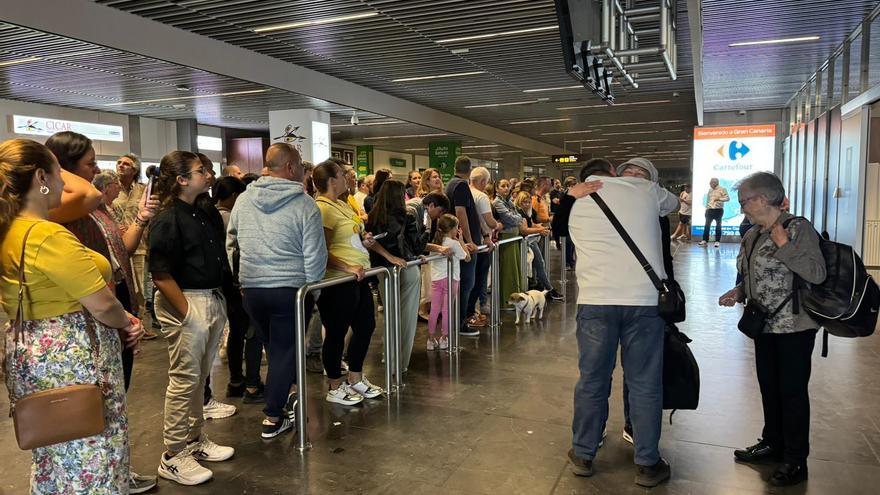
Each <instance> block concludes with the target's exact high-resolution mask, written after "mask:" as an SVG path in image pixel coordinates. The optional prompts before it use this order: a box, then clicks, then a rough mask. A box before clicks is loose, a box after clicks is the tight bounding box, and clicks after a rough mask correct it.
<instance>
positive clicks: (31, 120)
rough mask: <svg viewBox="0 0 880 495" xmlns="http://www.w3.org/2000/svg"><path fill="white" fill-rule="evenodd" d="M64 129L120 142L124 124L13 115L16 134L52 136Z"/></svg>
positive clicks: (92, 137) (98, 138)
mask: <svg viewBox="0 0 880 495" xmlns="http://www.w3.org/2000/svg"><path fill="white" fill-rule="evenodd" d="M63 131H72V132H78V133H80V134H83V135H84V136H86V137H88V138H89V139H92V140H95V141H114V142H118V143H119V142H122V141H123V134H122V126H118V125H108V124H96V123H92V122H76V121H73V120H62V119H52V118H46V117H30V116H27V115H13V116H12V132H13V133H15V134H23V135H29V136H51V135H52V134H55V133H56V132H63Z"/></svg>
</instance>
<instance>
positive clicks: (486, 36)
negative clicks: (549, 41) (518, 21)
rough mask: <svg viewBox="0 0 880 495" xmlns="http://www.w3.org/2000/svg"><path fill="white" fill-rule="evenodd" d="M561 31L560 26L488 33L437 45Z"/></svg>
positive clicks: (451, 39)
mask: <svg viewBox="0 0 880 495" xmlns="http://www.w3.org/2000/svg"><path fill="white" fill-rule="evenodd" d="M557 29H559V26H544V27H537V28H528V29H516V30H513V31H502V32H499V33H487V34H475V35H473V36H462V37H460V38H447V39H445V40H438V41H437V43H440V44H443V43H456V42H459V41H475V40H485V39H489V38H498V37H499V36H515V35H517V34H529V33H539V32H542V31H555V30H557Z"/></svg>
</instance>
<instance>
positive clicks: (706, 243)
mask: <svg viewBox="0 0 880 495" xmlns="http://www.w3.org/2000/svg"><path fill="white" fill-rule="evenodd" d="M708 245H709V243H708V242H706V241H700V247H706V246H708Z"/></svg>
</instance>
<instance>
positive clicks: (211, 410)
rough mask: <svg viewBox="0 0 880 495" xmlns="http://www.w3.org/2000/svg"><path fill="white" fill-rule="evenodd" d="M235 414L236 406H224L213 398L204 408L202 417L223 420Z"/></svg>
mask: <svg viewBox="0 0 880 495" xmlns="http://www.w3.org/2000/svg"><path fill="white" fill-rule="evenodd" d="M233 414H235V406H233V405H232V404H224V403H222V402H218V401H217V400H216V399H214V398H213V397H211V400H209V401H208V403H207V404H205V406H204V407H203V408H202V416H204V418H205V419H223V418H228V417H229V416H232V415H233Z"/></svg>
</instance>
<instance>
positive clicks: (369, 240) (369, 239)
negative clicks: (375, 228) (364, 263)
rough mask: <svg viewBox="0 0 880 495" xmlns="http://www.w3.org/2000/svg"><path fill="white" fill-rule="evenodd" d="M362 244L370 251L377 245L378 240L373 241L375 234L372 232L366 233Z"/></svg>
mask: <svg viewBox="0 0 880 495" xmlns="http://www.w3.org/2000/svg"><path fill="white" fill-rule="evenodd" d="M361 243H362V244H363V245H364V247H365V248H367V249H370V248H371V247H373V245H375V244H376V239H373V234H372V233H370V232H365V233H364V236H363V238H362V239H361Z"/></svg>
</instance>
